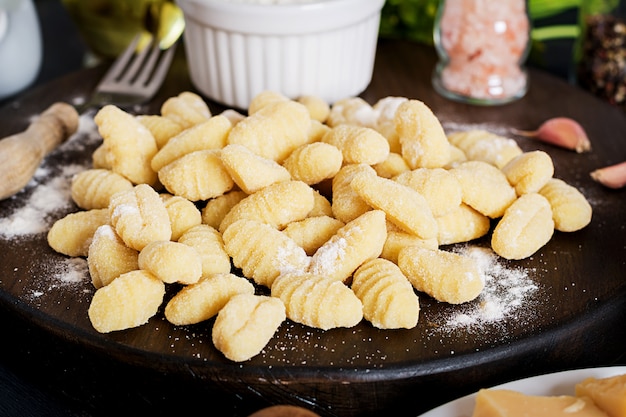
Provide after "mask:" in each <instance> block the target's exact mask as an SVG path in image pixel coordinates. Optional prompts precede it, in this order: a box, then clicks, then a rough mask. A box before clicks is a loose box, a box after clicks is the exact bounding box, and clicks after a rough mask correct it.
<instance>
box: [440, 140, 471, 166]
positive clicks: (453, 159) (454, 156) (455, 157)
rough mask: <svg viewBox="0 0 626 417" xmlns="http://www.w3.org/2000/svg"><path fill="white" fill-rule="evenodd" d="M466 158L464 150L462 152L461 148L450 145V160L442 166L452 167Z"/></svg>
mask: <svg viewBox="0 0 626 417" xmlns="http://www.w3.org/2000/svg"><path fill="white" fill-rule="evenodd" d="M467 160H468V159H467V156H466V155H465V152H463V151H462V150H461V149H459V148H457V147H456V146H454V145H450V160H449V161H448V163H447V164H446V165H445V166H444V168H445V169H450V168H454V167H455V166H457V165H458V164H460V163H462V162H465V161H467Z"/></svg>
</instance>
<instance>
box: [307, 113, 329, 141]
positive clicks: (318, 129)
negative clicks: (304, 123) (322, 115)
mask: <svg viewBox="0 0 626 417" xmlns="http://www.w3.org/2000/svg"><path fill="white" fill-rule="evenodd" d="M329 130H330V127H329V126H328V125H326V124H324V123H322V122H318V121H317V120H314V119H311V126H310V127H309V132H308V138H307V141H306V143H314V142H321V141H322V138H323V137H324V135H325V134H326V133H327V132H328V131H329Z"/></svg>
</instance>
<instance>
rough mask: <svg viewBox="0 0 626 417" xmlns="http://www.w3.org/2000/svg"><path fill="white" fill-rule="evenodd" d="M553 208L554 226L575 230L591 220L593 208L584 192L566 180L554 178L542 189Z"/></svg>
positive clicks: (563, 230)
mask: <svg viewBox="0 0 626 417" xmlns="http://www.w3.org/2000/svg"><path fill="white" fill-rule="evenodd" d="M539 194H541V195H542V196H544V197H545V198H546V199H547V200H548V202H549V203H550V207H551V208H552V219H553V220H554V228H555V229H556V230H558V231H560V232H575V231H577V230H580V229H582V228H584V227H585V226H587V225H588V224H589V223H590V222H591V217H592V213H593V209H592V208H591V204H589V202H588V201H587V199H586V198H585V196H584V195H583V193H581V192H580V191H579V190H578V189H576V187H573V186H572V185H570V184H568V183H566V182H565V181H563V180H561V179H558V178H552V179H550V180H549V181H548V182H547V183H546V185H544V186H543V187H542V188H541V189H540V190H539Z"/></svg>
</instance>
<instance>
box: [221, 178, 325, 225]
mask: <svg viewBox="0 0 626 417" xmlns="http://www.w3.org/2000/svg"><path fill="white" fill-rule="evenodd" d="M313 194H314V192H313V189H312V188H311V187H310V186H308V185H307V184H305V183H303V182H302V181H281V182H277V183H274V184H272V185H269V186H267V187H265V188H263V189H261V190H259V191H257V192H256V193H254V194H250V195H249V196H247V197H246V198H244V199H243V200H241V201H240V202H239V203H237V204H236V205H235V206H234V207H233V208H232V209H231V210H230V211H229V212H228V214H226V216H225V217H224V220H223V221H222V223H220V227H219V230H220V232H222V233H223V232H224V231H225V230H226V229H227V228H228V227H229V226H230V225H231V224H233V223H234V222H236V221H237V220H241V219H253V220H258V221H261V222H264V223H267V224H268V225H270V226H272V227H275V228H277V229H282V228H284V227H285V226H286V225H287V224H289V223H291V222H293V221H297V220H302V219H304V218H305V217H306V216H307V215H308V214H309V212H310V211H311V210H312V209H313V205H314V203H315V197H314V195H313Z"/></svg>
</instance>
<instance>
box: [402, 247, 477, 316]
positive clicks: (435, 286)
mask: <svg viewBox="0 0 626 417" xmlns="http://www.w3.org/2000/svg"><path fill="white" fill-rule="evenodd" d="M398 266H399V267H400V270H401V271H402V272H403V273H404V275H405V276H406V277H407V278H408V280H409V281H410V282H411V284H412V285H413V287H414V288H415V289H416V290H418V291H421V292H424V293H426V294H428V295H430V296H431V297H433V298H434V299H436V300H438V301H443V302H446V303H449V304H461V303H465V302H468V301H471V300H473V299H475V298H476V297H478V296H479V295H480V293H481V292H482V290H483V288H484V286H485V280H484V279H483V277H482V275H481V272H480V270H479V268H478V265H477V264H476V261H475V260H474V259H473V258H470V257H467V256H463V255H461V254H458V253H454V252H448V251H444V250H440V249H435V250H431V249H424V248H421V247H419V246H407V247H406V248H404V249H402V250H401V251H400V253H399V254H398Z"/></svg>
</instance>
